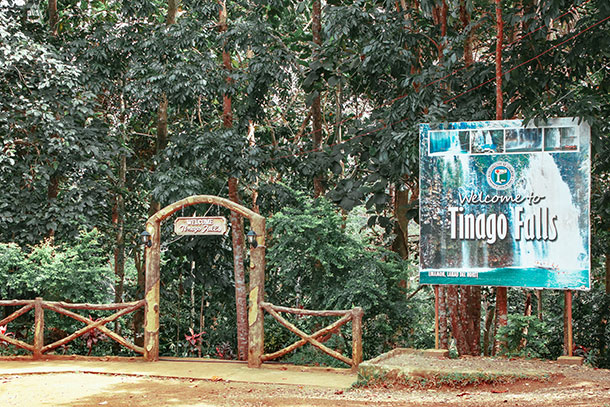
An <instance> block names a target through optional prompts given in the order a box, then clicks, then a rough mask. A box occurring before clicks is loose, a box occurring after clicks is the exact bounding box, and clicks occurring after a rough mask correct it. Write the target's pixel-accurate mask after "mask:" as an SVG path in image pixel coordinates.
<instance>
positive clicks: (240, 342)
mask: <svg viewBox="0 0 610 407" xmlns="http://www.w3.org/2000/svg"><path fill="white" fill-rule="evenodd" d="M219 23H220V30H221V31H226V30H227V28H228V26H227V7H226V3H225V2H223V3H222V8H221V9H220V15H219ZM222 63H223V66H224V68H225V69H226V71H227V79H226V80H227V83H231V78H230V76H229V72H230V71H231V69H232V66H231V56H230V54H229V52H228V51H227V49H226V46H225V44H223V50H222ZM222 122H223V125H224V126H225V127H226V128H231V127H233V110H232V108H231V97H230V96H229V95H226V94H225V95H223V106H222ZM237 185H238V180H237V178H235V177H230V178H229V199H230V200H232V201H233V202H235V203H239V202H240V199H239V191H238V186H237ZM231 237H232V244H233V266H234V269H235V307H236V313H237V353H238V357H239V360H246V359H247V358H248V312H247V309H248V301H247V295H246V291H247V290H246V277H245V270H244V253H245V248H244V223H243V218H242V217H241V215H239V214H238V213H236V212H233V211H231Z"/></svg>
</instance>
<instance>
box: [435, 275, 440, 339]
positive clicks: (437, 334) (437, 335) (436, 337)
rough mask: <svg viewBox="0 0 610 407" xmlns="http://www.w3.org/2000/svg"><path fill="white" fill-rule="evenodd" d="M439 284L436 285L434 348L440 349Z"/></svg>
mask: <svg viewBox="0 0 610 407" xmlns="http://www.w3.org/2000/svg"><path fill="white" fill-rule="evenodd" d="M438 288H439V287H438V285H435V286H434V349H440V340H439V323H438V314H439V289H438Z"/></svg>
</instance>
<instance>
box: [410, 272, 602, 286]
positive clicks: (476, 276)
mask: <svg viewBox="0 0 610 407" xmlns="http://www.w3.org/2000/svg"><path fill="white" fill-rule="evenodd" d="M460 273H462V274H468V275H470V277H460V276H459V275H460ZM455 274H457V276H452V275H455ZM420 283H421V284H467V285H490V286H510V287H536V288H555V289H557V288H560V289H561V288H565V289H572V290H588V289H589V288H590V287H589V270H547V269H545V268H540V267H532V268H520V267H503V268H495V269H475V268H473V269H457V270H456V269H438V270H436V269H435V270H422V272H421V273H420Z"/></svg>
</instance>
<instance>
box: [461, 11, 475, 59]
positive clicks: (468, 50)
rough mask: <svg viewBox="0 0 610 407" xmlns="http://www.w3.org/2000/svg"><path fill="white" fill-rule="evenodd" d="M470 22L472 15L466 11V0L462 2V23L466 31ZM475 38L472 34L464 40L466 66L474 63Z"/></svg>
mask: <svg viewBox="0 0 610 407" xmlns="http://www.w3.org/2000/svg"><path fill="white" fill-rule="evenodd" d="M470 20H471V19H470V14H469V13H468V10H467V9H466V0H460V21H461V22H462V27H463V28H464V29H466V27H468V25H470ZM473 38H474V35H473V34H472V33H470V34H468V36H467V37H466V39H465V40H464V63H465V64H466V66H470V65H472V63H473V62H474V58H473V50H472V41H473Z"/></svg>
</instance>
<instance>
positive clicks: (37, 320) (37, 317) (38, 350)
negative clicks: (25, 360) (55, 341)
mask: <svg viewBox="0 0 610 407" xmlns="http://www.w3.org/2000/svg"><path fill="white" fill-rule="evenodd" d="M43 346H44V309H43V308H42V298H41V297H36V299H35V300H34V352H33V354H32V358H33V359H41V358H42V347H43Z"/></svg>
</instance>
